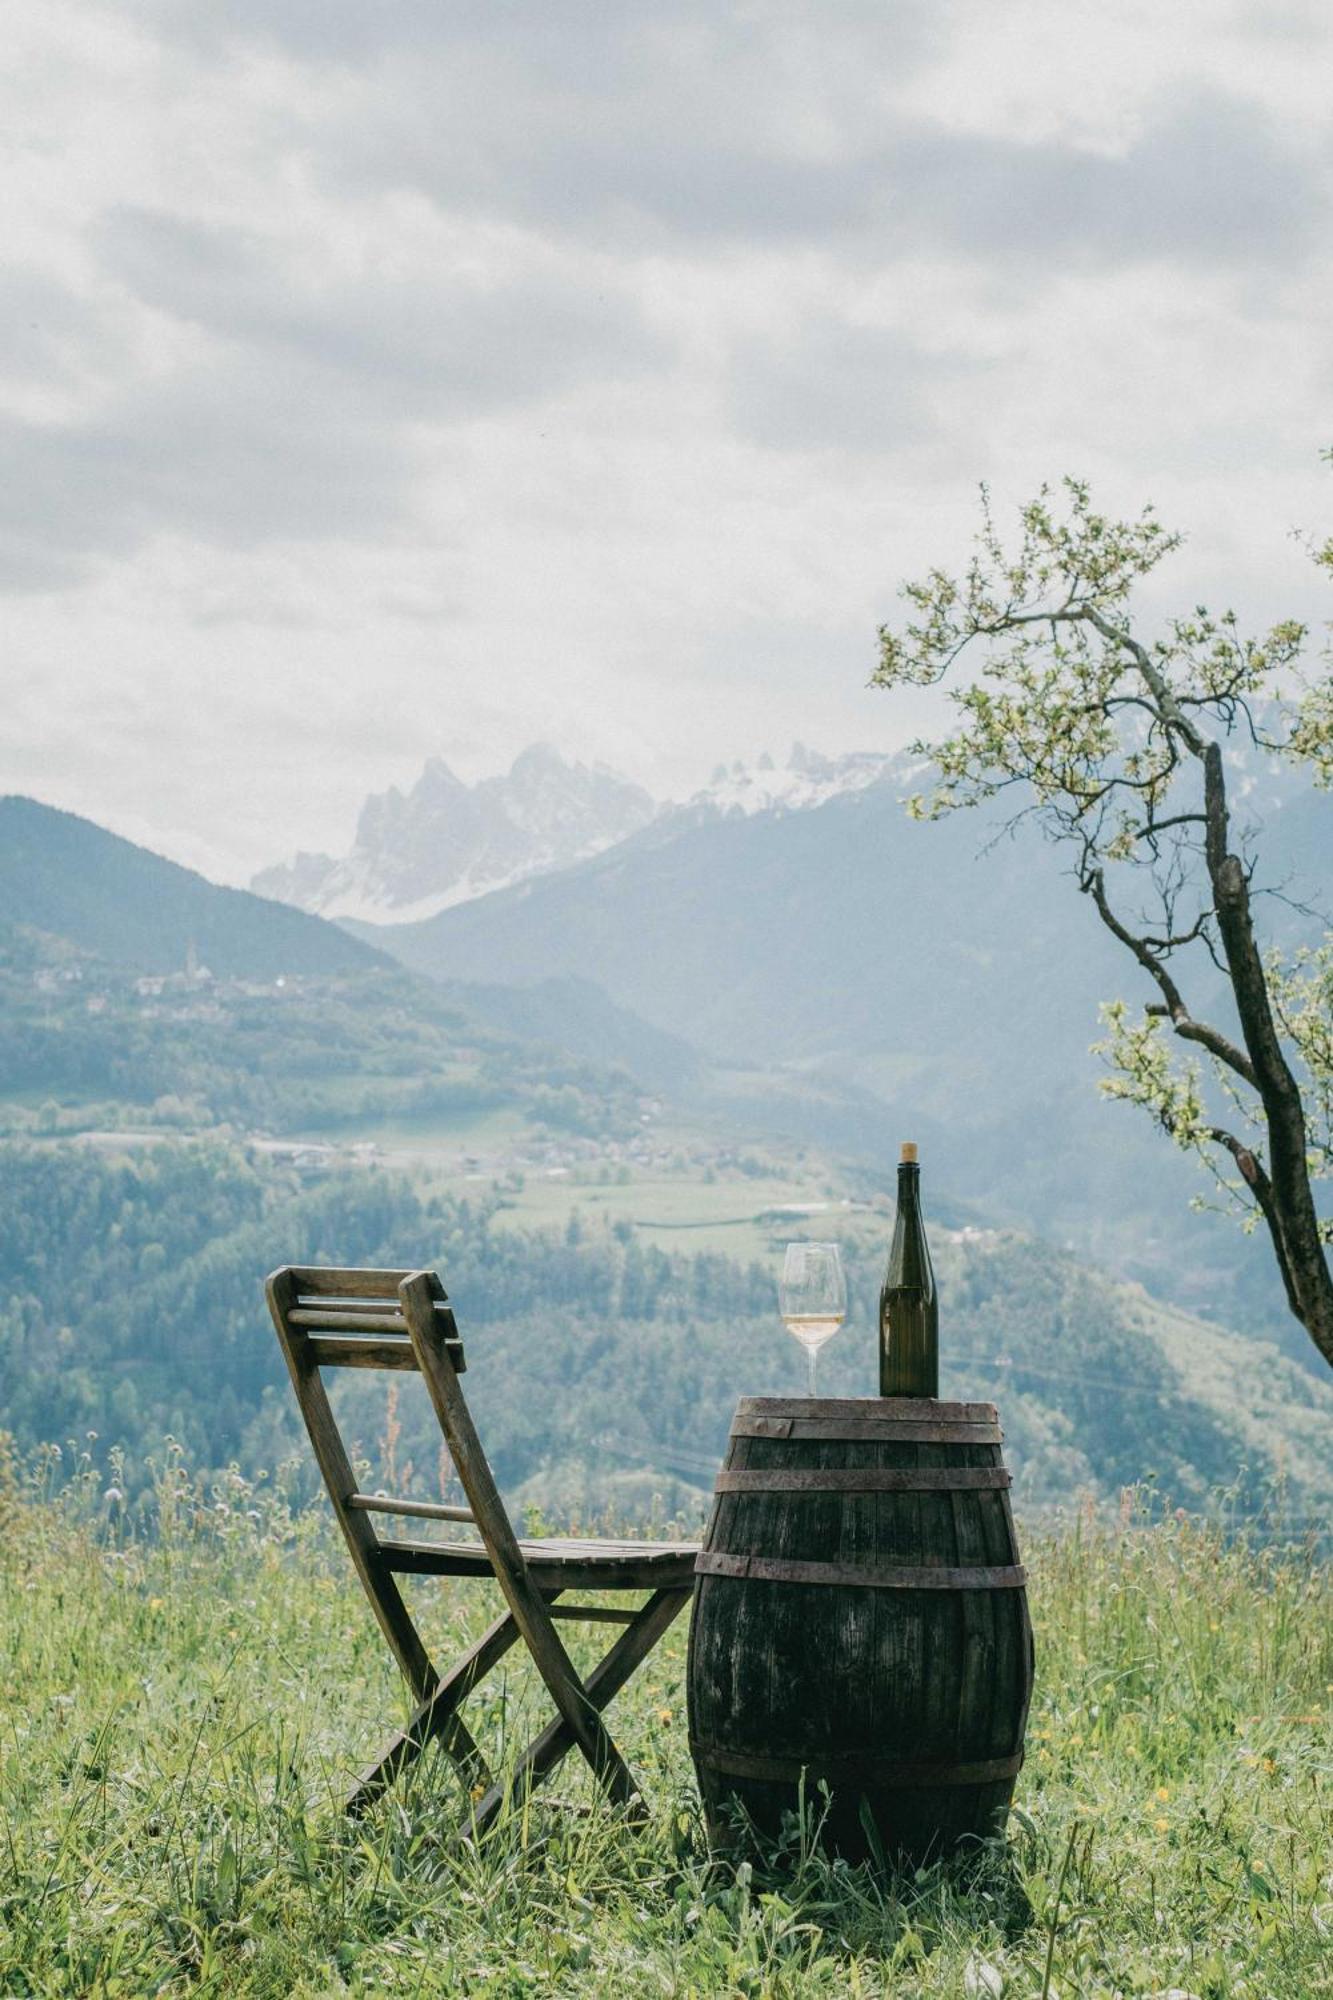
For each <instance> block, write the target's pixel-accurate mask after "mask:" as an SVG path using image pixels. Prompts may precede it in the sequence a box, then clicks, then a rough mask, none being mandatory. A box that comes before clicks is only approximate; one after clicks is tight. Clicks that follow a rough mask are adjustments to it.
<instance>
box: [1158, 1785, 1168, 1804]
mask: <svg viewBox="0 0 1333 2000" xmlns="http://www.w3.org/2000/svg"><path fill="white" fill-rule="evenodd" d="M1170 1796H1171V1788H1170V1786H1169V1785H1159V1786H1158V1787H1157V1797H1158V1798H1159V1799H1160V1800H1161V1801H1162V1804H1163V1805H1165V1804H1166V1802H1167V1800H1168V1799H1169V1798H1170Z"/></svg>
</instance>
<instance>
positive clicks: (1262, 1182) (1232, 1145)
mask: <svg viewBox="0 0 1333 2000" xmlns="http://www.w3.org/2000/svg"><path fill="white" fill-rule="evenodd" d="M1208 1137H1209V1138H1210V1139H1212V1140H1214V1141H1216V1143H1217V1144H1218V1145H1219V1146H1225V1147H1226V1149H1227V1151H1228V1152H1229V1153H1230V1155H1231V1157H1232V1159H1233V1160H1234V1161H1235V1162H1236V1165H1237V1166H1238V1167H1239V1168H1240V1173H1241V1178H1242V1180H1243V1181H1244V1182H1245V1184H1246V1186H1247V1187H1248V1188H1249V1189H1250V1192H1251V1193H1252V1194H1253V1196H1254V1199H1255V1201H1256V1203H1257V1204H1258V1206H1259V1209H1260V1211H1261V1213H1262V1215H1263V1218H1264V1221H1265V1222H1266V1223H1267V1224H1268V1233H1269V1236H1270V1237H1271V1238H1272V1241H1273V1255H1274V1256H1275V1257H1276V1259H1277V1267H1278V1270H1279V1271H1280V1272H1281V1274H1282V1283H1283V1286H1284V1288H1285V1290H1286V1294H1287V1304H1288V1306H1289V1307H1290V1308H1291V1311H1292V1312H1293V1313H1294V1314H1295V1316H1296V1318H1297V1319H1299V1318H1300V1317H1301V1301H1300V1295H1299V1293H1298V1292H1297V1290H1296V1283H1295V1280H1294V1278H1293V1277H1292V1271H1291V1260H1290V1258H1289V1257H1288V1255H1287V1239H1286V1235H1285V1233H1284V1231H1283V1228H1282V1216H1281V1213H1280V1211H1279V1209H1278V1205H1277V1200H1276V1197H1275V1196H1274V1193H1273V1183H1272V1181H1270V1180H1269V1178H1268V1175H1267V1174H1266V1173H1265V1172H1264V1170H1263V1167H1262V1165H1261V1164H1260V1162H1259V1161H1258V1160H1257V1159H1256V1158H1255V1155H1254V1154H1253V1153H1252V1152H1251V1151H1250V1149H1249V1147H1248V1146H1247V1145H1245V1144H1244V1143H1243V1141H1241V1140H1240V1139H1238V1138H1237V1137H1236V1135H1235V1134H1234V1132H1227V1131H1224V1130H1223V1128H1222V1127H1221V1126H1220V1125H1210V1126H1209V1128H1208Z"/></svg>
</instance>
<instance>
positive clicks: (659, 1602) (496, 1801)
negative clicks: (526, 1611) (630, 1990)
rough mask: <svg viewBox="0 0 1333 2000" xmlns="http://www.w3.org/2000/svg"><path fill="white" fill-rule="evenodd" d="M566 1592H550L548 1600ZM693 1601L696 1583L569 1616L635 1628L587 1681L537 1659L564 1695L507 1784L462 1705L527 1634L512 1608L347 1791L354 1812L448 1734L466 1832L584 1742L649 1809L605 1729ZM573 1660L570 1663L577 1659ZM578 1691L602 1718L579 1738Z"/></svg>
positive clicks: (609, 1774) (596, 1765) (631, 1802)
mask: <svg viewBox="0 0 1333 2000" xmlns="http://www.w3.org/2000/svg"><path fill="white" fill-rule="evenodd" d="M559 1594H560V1593H559V1592H549V1593H545V1592H544V1593H543V1596H544V1597H545V1600H546V1603H547V1604H548V1606H549V1605H550V1604H552V1603H554V1601H555V1598H556V1597H557V1596H558V1595H559ZM689 1601H690V1592H689V1590H688V1589H662V1590H656V1591H654V1592H653V1593H652V1595H651V1596H650V1597H649V1599H648V1601H647V1603H646V1604H644V1605H643V1606H642V1607H641V1608H640V1609H639V1610H637V1611H622V1610H620V1609H619V1608H617V1607H615V1606H603V1605H595V1606H593V1605H580V1606H578V1607H570V1608H569V1610H568V1611H566V1612H565V1615H566V1616H567V1617H573V1618H576V1619H577V1620H578V1621H579V1622H583V1621H584V1620H587V1621H588V1622H590V1623H597V1624H611V1623H614V1624H623V1625H624V1627H625V1630H624V1631H623V1632H622V1633H621V1635H620V1637H619V1638H618V1639H617V1640H616V1642H615V1644H614V1645H613V1646H612V1647H611V1648H610V1650H609V1651H608V1652H607V1653H606V1654H604V1656H603V1657H602V1659H601V1660H599V1662H598V1663H597V1665H596V1666H595V1667H594V1668H593V1670H592V1672H591V1673H590V1674H589V1675H588V1676H587V1678H586V1679H582V1680H581V1679H580V1678H579V1677H578V1675H577V1674H573V1672H572V1669H570V1671H569V1674H568V1675H567V1676H566V1678H565V1685H564V1686H563V1688H556V1687H554V1686H552V1685H551V1680H552V1675H553V1674H554V1673H555V1672H558V1671H559V1668H558V1667H556V1666H555V1664H554V1663H553V1662H552V1663H548V1662H547V1661H546V1660H543V1659H542V1658H540V1657H536V1656H535V1657H536V1664H537V1667H538V1669H539V1671H540V1672H541V1675H542V1678H543V1680H545V1681H546V1683H547V1686H548V1688H549V1690H550V1692H551V1694H552V1696H553V1697H554V1699H555V1701H556V1706H557V1713H556V1715H555V1717H554V1718H553V1719H552V1720H551V1721H550V1722H549V1723H548V1724H547V1726H546V1728H545V1729H543V1730H542V1731H541V1733H540V1734H539V1735H537V1736H535V1737H534V1738H533V1740H532V1742H531V1743H529V1744H528V1746H527V1748H526V1749H525V1750H524V1751H523V1752H522V1753H521V1755H520V1756H519V1757H518V1759H517V1760H516V1762H515V1764H514V1766H513V1769H512V1771H511V1772H510V1773H509V1774H508V1775H507V1777H506V1778H505V1780H504V1781H503V1782H501V1781H499V1780H497V1779H496V1777H495V1775H494V1773H493V1772H492V1771H491V1770H490V1769H489V1767H488V1765H487V1763H486V1760H485V1758H484V1757H483V1756H482V1754H481V1751H480V1750H479V1749H478V1747H477V1744H476V1742H475V1740H474V1739H473V1737H472V1734H471V1732H470V1731H469V1729H468V1728H467V1725H466V1724H465V1723H464V1721H463V1718H462V1715H461V1714H460V1712H459V1711H460V1710H461V1708H462V1705H463V1703H464V1702H465V1701H466V1700H467V1698H468V1696H469V1695H470V1694H471V1692H472V1690H473V1689H474V1688H475V1687H476V1685H477V1683H478V1682H479V1681H480V1680H481V1679H482V1678H483V1677H484V1676H485V1675H486V1674H488V1673H489V1672H490V1670H491V1668H492V1667H493V1666H494V1665H495V1664H496V1662H497V1661H499V1660H501V1659H503V1657H504V1655H505V1654H506V1653H507V1652H508V1651H509V1649H510V1647H511V1646H513V1645H515V1644H516V1643H517V1641H518V1640H519V1639H520V1638H522V1636H523V1634H522V1633H521V1632H520V1629H519V1626H518V1623H517V1621H516V1620H515V1618H514V1615H513V1612H512V1611H506V1612H505V1613H504V1614H503V1616H502V1617H500V1618H497V1619H496V1621H495V1623H494V1624H493V1625H491V1626H490V1627H489V1628H488V1629H487V1630H486V1631H485V1632H484V1633H483V1634H482V1636H481V1638H480V1639H478V1640H477V1641H476V1643H475V1645H473V1646H472V1647H471V1648H470V1649H469V1651H468V1652H467V1653H465V1654H464V1655H463V1658H462V1659H461V1660H460V1661H459V1662H458V1664H457V1665H456V1666H455V1667H453V1668H452V1669H451V1670H450V1672H449V1673H447V1674H446V1675H445V1676H444V1677H443V1679H440V1680H437V1681H436V1683H435V1685H434V1686H433V1687H432V1688H431V1689H430V1690H429V1692H427V1693H426V1694H425V1695H424V1697H423V1698H422V1699H421V1700H420V1701H419V1702H418V1705H417V1708H416V1710H415V1712H414V1713H413V1715H412V1716H411V1718H410V1720H409V1721H408V1723H407V1725H406V1727H405V1728H403V1729H401V1730H399V1731H397V1732H396V1734H395V1735H394V1736H393V1737H392V1738H391V1739H390V1741H389V1742H388V1743H387V1744H386V1745H385V1747H384V1749H383V1750H382V1751H381V1752H380V1755H379V1756H378V1757H377V1758H376V1760H375V1762H374V1763H373V1764H371V1765H370V1766H369V1767H368V1768H367V1769H366V1770H365V1771H363V1772H362V1773H361V1775H360V1777H359V1778H358V1779H357V1782H356V1784H355V1785H354V1787H353V1788H352V1790H351V1792H350V1793H349V1794H348V1796H347V1799H346V1801H345V1804H346V1810H347V1811H348V1812H349V1813H350V1814H352V1815H354V1816H358V1815H360V1814H361V1813H363V1812H365V1811H366V1810H367V1809H368V1808H369V1807H370V1806H371V1805H373V1804H374V1802H375V1800H376V1799H378V1798H379V1797H380V1796H381V1794H382V1793H383V1792H385V1791H386V1790H387V1789H388V1787H389V1786H390V1785H392V1784H393V1783H394V1781H395V1780H396V1779H397V1778H398V1777H400V1776H401V1774H402V1773H403V1772H404V1771H406V1770H407V1769H408V1768H409V1766H410V1765H411V1764H413V1763H414V1762H415V1761H416V1759H417V1758H418V1757H419V1756H420V1755H421V1753H422V1751H423V1750H424V1749H425V1748H426V1746H427V1744H428V1743H430V1742H431V1741H432V1739H434V1738H438V1739H439V1741H440V1745H441V1748H442V1749H443V1750H444V1751H445V1753H446V1754H447V1755H448V1756H449V1758H450V1759H451V1760H452V1762H453V1763H454V1765H455V1766H456V1768H457V1770H458V1773H459V1776H460V1777H461V1778H462V1780H463V1783H464V1785H465V1787H466V1788H467V1791H468V1793H469V1794H470V1798H471V1803H470V1805H469V1808H468V1811H467V1814H466V1817H465V1823H464V1826H463V1827H462V1829H461V1832H462V1833H463V1834H464V1835H466V1836H469V1837H473V1838H475V1837H477V1836H479V1835H481V1834H483V1833H485V1831H486V1830H487V1828H488V1827H490V1826H491V1825H492V1824H493V1822H494V1820H495V1818H496V1816H497V1814H498V1813H499V1812H500V1810H501V1808H502V1807H503V1806H504V1804H505V1802H506V1800H510V1799H515V1800H518V1799H522V1798H523V1797H524V1796H526V1794H527V1793H529V1792H530V1791H531V1790H532V1789H533V1788H534V1787H535V1786H536V1785H538V1784H540V1783H541V1781H542V1779H543V1778H544V1777H545V1776H546V1775H547V1774H548V1772H550V1771H552V1770H553V1769H554V1768H555V1766H556V1765H557V1764H558V1763H559V1762H560V1760H561V1758H562V1757H564V1756H565V1754H566V1753H567V1752H568V1751H569V1750H571V1749H573V1747H574V1745H575V1744H576V1743H578V1745H579V1748H580V1749H581V1750H582V1751H583V1753H584V1755H585V1756H586V1757H587V1760H588V1762H589V1764H590V1765H591V1767H592V1769H593V1770H594V1771H595V1772H596V1774H597V1777H598V1778H599V1780H600V1781H601V1783H602V1784H603V1785H604V1786H605V1788H606V1790H607V1791H608V1793H609V1794H610V1796H611V1798H612V1799H613V1800H615V1801H616V1803H618V1804H621V1805H625V1806H627V1807H629V1808H630V1809H631V1810H635V1809H638V1810H640V1811H641V1810H642V1805H643V1801H642V1796H641V1794H640V1792H639V1789H638V1786H637V1785H636V1784H635V1782H634V1780H633V1778H632V1777H631V1776H630V1773H629V1771H628V1768H627V1766H626V1765H625V1763H624V1761H623V1759H622V1758H621V1756H620V1753H619V1752H618V1751H617V1750H616V1748H615V1746H614V1744H613V1743H612V1742H611V1739H610V1737H609V1736H608V1735H607V1733H606V1730H605V1728H604V1727H603V1726H602V1725H601V1722H600V1716H601V1712H602V1710H603V1709H604V1708H605V1707H606V1706H607V1704H608V1702H610V1701H611V1700H612V1699H613V1697H614V1696H615V1695H616V1694H617V1693H618V1692H619V1690H620V1689H621V1688H622V1687H623V1686H624V1685H625V1683H626V1681H627V1680H628V1679H629V1678H630V1676H631V1675H632V1674H633V1672H634V1671H635V1669H636V1667H638V1666H639V1664H640V1663H641V1661H643V1660H644V1659H646V1658H647V1656H648V1654H649V1653H650V1652H651V1651H652V1649H653V1647H654V1646H655V1645H656V1644H657V1642H658V1640H659V1639H660V1638H661V1637H662V1635H663V1633H664V1632H665V1631H666V1630H667V1628H668V1627H669V1626H670V1625H671V1624H672V1622H673V1621H674V1620H675V1619H676V1618H677V1617H678V1616H679V1614H680V1613H681V1612H682V1611H683V1610H684V1608H685V1606H686V1605H687V1604H688V1603H689ZM563 1609H564V1607H562V1610H563ZM561 1652H562V1654H563V1648H562V1649H561ZM564 1658H565V1662H566V1664H567V1661H568V1656H567V1655H565V1656H564ZM571 1681H572V1685H571ZM571 1695H572V1696H573V1697H574V1702H575V1703H576V1704H577V1706H578V1707H581V1708H583V1709H585V1710H586V1713H587V1716H588V1718H589V1721H590V1722H592V1721H593V1719H594V1718H596V1722H595V1725H594V1728H593V1729H592V1730H591V1731H583V1732H579V1733H578V1734H576V1732H575V1728H574V1726H573V1724H572V1723H571V1722H570V1721H569V1720H568V1719H567V1717H566V1715H565V1714H563V1713H561V1712H560V1711H561V1710H563V1709H567V1708H568V1707H569V1706H570V1696H571ZM580 1735H581V1736H583V1738H584V1740H583V1741H580ZM602 1746H605V1751H609V1753H610V1754H609V1756H608V1755H606V1754H605V1751H603V1754H600V1755H599V1754H598V1752H599V1749H601V1748H602Z"/></svg>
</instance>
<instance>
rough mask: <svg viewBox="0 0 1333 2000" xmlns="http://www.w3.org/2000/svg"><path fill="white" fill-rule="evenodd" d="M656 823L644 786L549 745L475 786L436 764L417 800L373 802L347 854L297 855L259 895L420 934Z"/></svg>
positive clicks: (386, 794) (270, 873) (388, 796)
mask: <svg viewBox="0 0 1333 2000" xmlns="http://www.w3.org/2000/svg"><path fill="white" fill-rule="evenodd" d="M656 811H657V806H656V803H655V801H654V800H653V799H652V798H651V797H650V795H649V794H648V793H647V792H646V791H644V789H643V787H642V786H641V785H636V784H633V783H631V782H630V780H629V779H627V778H623V777H621V776H620V775H619V773H617V772H615V771H612V770H609V769H608V768H607V766H606V765H604V764H593V765H591V766H589V765H586V764H582V763H579V762H577V761H575V762H566V760H565V759H564V758H563V757H562V756H561V754H560V752H559V751H558V750H557V749H555V747H554V746H553V745H552V744H549V743H534V744H532V745H530V746H529V748H528V749H526V750H524V751H521V752H520V754H519V755H518V756H517V757H516V758H515V759H514V762H513V764H512V766H511V768H510V769H509V770H508V771H507V772H503V773H501V774H499V775H498V776H496V777H493V778H484V779H482V780H481V781H480V782H479V783H478V784H475V785H469V784H468V783H467V782H466V781H465V780H464V779H462V778H460V777H458V776H457V774H456V773H455V772H454V771H453V770H451V769H450V767H449V765H448V764H447V763H446V762H445V760H444V758H443V757H432V758H430V760H429V761H428V762H427V764H426V766H425V768H424V769H423V771H422V773H421V776H420V777H419V778H418V779H417V781H416V783H415V784H414V785H413V786H412V787H411V789H410V790H409V791H406V792H404V791H401V790H399V788H398V787H397V786H396V785H391V786H390V787H389V788H388V789H387V790H386V791H383V792H377V793H375V794H373V795H372V796H371V797H370V798H368V799H367V800H366V802H365V804H364V806H363V807H362V809H361V814H360V818H359V820H358V822H357V830H356V838H355V840H354V842H353V844H352V850H351V852H350V854H347V855H345V856H344V857H343V858H342V859H341V860H336V859H334V858H332V857H331V856H328V855H310V854H302V855H298V856H297V857H296V859H295V860H294V861H292V862H288V863H285V864H283V865H282V866H280V867H277V868H267V869H265V870H263V872H262V873H261V874H259V875H257V876H256V877H255V879H254V885H253V886H254V888H255V889H256V890H257V891H258V892H259V893H260V894H261V895H265V896H273V897H276V898H277V899H278V900H279V901H282V902H289V903H296V904H298V905H299V906H300V907H301V908H302V909H306V910H312V911H314V912H316V913H317V914H318V915H320V916H324V917H358V918H361V919H363V920H364V921H367V922H371V923H407V922H413V921H416V920H419V919H421V918H424V917H428V916H433V915H434V914H435V913H436V912H437V911H439V910H444V909H448V908H449V907H450V906H451V905H452V904H454V903H462V902H467V901H469V900H470V899H471V898H473V897H475V896H482V895H486V894H487V893H488V892H489V891H490V890H492V889H499V888H504V887H506V886H507V885H508V884H509V883H511V882H519V881H522V880H524V879H525V878H526V877H528V876H531V875H538V874H544V873H545V872H547V871H548V870H549V869H552V868H563V867H566V866H568V865H569V864H570V863H572V862H575V861H582V860H586V859H587V858H588V857H589V856H591V855H594V854H598V853H600V852H601V850H602V849H603V848H605V847H610V846H611V845H613V843H614V842H615V841H617V840H623V839H624V838H625V837H626V836H627V835H628V834H631V833H634V832H636V831H637V830H638V828H639V827H641V826H644V825H646V824H647V822H648V821H649V820H650V819H651V818H652V817H653V815H654V814H655V812H656Z"/></svg>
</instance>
